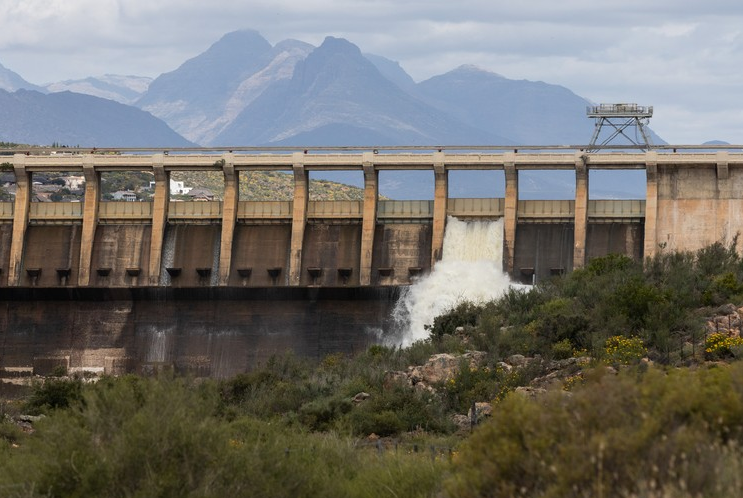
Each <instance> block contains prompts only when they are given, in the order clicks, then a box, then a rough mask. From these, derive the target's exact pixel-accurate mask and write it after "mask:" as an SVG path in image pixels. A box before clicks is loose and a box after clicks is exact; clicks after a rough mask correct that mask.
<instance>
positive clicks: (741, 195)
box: [655, 165, 743, 251]
mask: <svg viewBox="0 0 743 498" xmlns="http://www.w3.org/2000/svg"><path fill="white" fill-rule="evenodd" d="M720 173H721V172H720V170H719V169H718V168H717V167H716V166H714V165H712V166H710V165H693V166H690V165H659V166H658V198H657V204H658V214H657V221H656V235H655V237H656V244H657V245H658V248H663V249H665V250H669V251H674V250H689V251H695V250H697V249H700V248H702V247H704V246H707V245H709V244H712V243H714V242H729V241H730V240H731V239H732V237H734V236H735V235H736V234H737V233H739V232H740V231H741V230H743V170H742V169H739V168H735V169H732V168H731V169H729V170H728V169H727V168H725V170H724V174H723V175H721V174H720ZM721 176H722V177H721ZM739 249H740V248H739Z"/></svg>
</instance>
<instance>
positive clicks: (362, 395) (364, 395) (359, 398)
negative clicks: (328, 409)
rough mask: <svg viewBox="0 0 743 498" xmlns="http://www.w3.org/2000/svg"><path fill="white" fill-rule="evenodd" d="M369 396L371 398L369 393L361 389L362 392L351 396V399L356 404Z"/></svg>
mask: <svg viewBox="0 0 743 498" xmlns="http://www.w3.org/2000/svg"><path fill="white" fill-rule="evenodd" d="M369 398H371V394H369V393H365V392H363V391H362V392H360V393H358V394H356V395H355V396H354V397H353V398H351V401H353V402H354V403H355V404H357V405H358V404H359V403H361V402H362V401H366V400H367V399H369Z"/></svg>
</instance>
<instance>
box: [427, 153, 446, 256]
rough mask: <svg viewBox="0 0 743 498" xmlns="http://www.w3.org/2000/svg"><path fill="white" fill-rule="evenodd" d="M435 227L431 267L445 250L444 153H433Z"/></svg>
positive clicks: (433, 228)
mask: <svg viewBox="0 0 743 498" xmlns="http://www.w3.org/2000/svg"><path fill="white" fill-rule="evenodd" d="M433 174H434V192H433V227H432V230H431V267H432V268H433V266H434V265H435V264H436V262H437V261H440V260H441V257H442V256H443V251H444V230H445V229H446V203H447V198H448V192H447V190H448V185H447V173H446V165H445V164H444V153H443V152H434V153H433Z"/></svg>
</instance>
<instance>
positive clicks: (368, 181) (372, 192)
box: [359, 152, 379, 285]
mask: <svg viewBox="0 0 743 498" xmlns="http://www.w3.org/2000/svg"><path fill="white" fill-rule="evenodd" d="M373 158H374V155H373V154H372V153H371V152H364V154H363V161H362V162H363V165H364V217H363V220H362V222H361V260H360V264H359V284H360V285H371V272H372V255H373V254H374V232H375V231H376V228H377V204H378V202H379V172H378V171H377V170H376V169H375V168H374V163H373Z"/></svg>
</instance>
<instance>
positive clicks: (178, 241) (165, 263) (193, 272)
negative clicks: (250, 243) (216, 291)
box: [160, 225, 220, 287]
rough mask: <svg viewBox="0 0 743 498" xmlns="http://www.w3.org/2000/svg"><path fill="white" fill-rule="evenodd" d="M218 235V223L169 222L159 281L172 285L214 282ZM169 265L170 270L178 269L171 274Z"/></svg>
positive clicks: (184, 285)
mask: <svg viewBox="0 0 743 498" xmlns="http://www.w3.org/2000/svg"><path fill="white" fill-rule="evenodd" d="M219 234H220V227H219V226H218V225H168V226H167V228H166V230H165V242H164V244H163V256H162V268H161V270H160V283H161V284H162V285H171V286H174V287H199V286H203V285H217V284H218V276H217V266H218V265H219V253H220V251H219V244H220V236H219ZM168 268H171V272H172V271H173V270H172V269H177V270H178V272H173V274H172V275H171V274H170V273H169V272H168ZM176 273H177V275H176Z"/></svg>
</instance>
